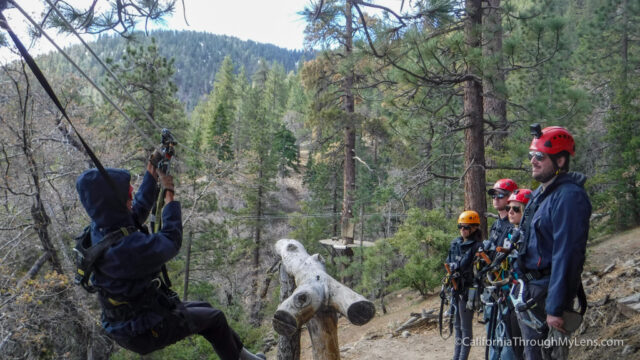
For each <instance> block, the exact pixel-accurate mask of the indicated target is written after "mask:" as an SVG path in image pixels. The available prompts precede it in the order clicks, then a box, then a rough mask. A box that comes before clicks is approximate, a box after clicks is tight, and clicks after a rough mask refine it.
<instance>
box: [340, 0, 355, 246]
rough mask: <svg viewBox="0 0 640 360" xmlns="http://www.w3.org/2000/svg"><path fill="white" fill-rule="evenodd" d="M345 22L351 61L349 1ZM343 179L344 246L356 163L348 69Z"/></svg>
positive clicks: (351, 228)
mask: <svg viewBox="0 0 640 360" xmlns="http://www.w3.org/2000/svg"><path fill="white" fill-rule="evenodd" d="M345 21H346V30H345V34H344V40H345V59H346V61H350V60H351V53H352V51H353V24H352V17H351V0H346V1H345ZM343 87H344V89H343V91H344V112H345V113H346V115H345V117H346V119H345V122H346V124H345V127H344V178H343V187H342V188H343V194H342V199H343V201H342V231H341V235H342V239H343V240H344V242H345V243H346V244H353V232H354V224H353V223H352V221H351V220H352V219H353V202H354V196H355V190H356V161H355V159H354V155H355V149H356V130H355V126H354V125H355V124H354V119H353V113H354V110H355V104H354V99H353V93H352V89H353V69H351V68H350V69H348V70H347V74H346V75H345V79H344V84H343Z"/></svg>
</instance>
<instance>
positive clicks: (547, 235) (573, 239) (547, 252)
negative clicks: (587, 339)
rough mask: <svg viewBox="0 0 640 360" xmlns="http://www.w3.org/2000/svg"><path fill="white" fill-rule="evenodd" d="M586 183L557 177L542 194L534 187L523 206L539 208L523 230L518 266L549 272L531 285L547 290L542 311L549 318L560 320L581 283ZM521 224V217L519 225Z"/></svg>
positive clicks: (575, 176)
mask: <svg viewBox="0 0 640 360" xmlns="http://www.w3.org/2000/svg"><path fill="white" fill-rule="evenodd" d="M586 180H587V178H586V177H585V176H584V175H583V174H580V173H568V174H560V175H558V177H557V178H556V179H555V181H554V182H553V183H551V184H550V185H549V186H548V188H547V189H545V190H544V191H543V189H542V186H540V187H538V189H536V190H535V191H534V192H533V194H532V200H531V201H529V203H528V204H527V207H529V206H532V205H533V204H534V203H536V202H537V203H539V204H540V205H539V207H538V209H537V211H536V212H535V213H534V214H533V218H532V221H531V224H530V226H529V227H528V229H525V234H524V235H523V236H524V239H523V241H524V244H525V245H526V247H525V249H524V252H522V253H521V254H520V258H519V259H518V262H521V261H522V263H521V264H518V266H519V267H520V269H521V270H523V271H526V270H538V271H543V270H549V269H551V275H550V276H549V277H544V278H542V279H538V280H534V281H532V283H533V284H537V285H542V286H546V287H548V293H547V298H546V303H545V310H546V313H547V314H550V315H553V316H562V312H563V310H566V309H571V308H572V304H573V299H574V298H575V297H576V294H577V291H578V286H579V284H580V282H581V279H580V275H581V273H582V268H583V265H584V261H585V253H586V247H587V238H588V237H589V218H590V217H591V202H590V201H589V196H588V195H587V192H586V191H585V190H584V183H585V181H586ZM525 214H526V210H525ZM525 222H526V219H525V216H523V218H522V220H521V225H522V224H525ZM522 265H524V269H522V267H521V266H522Z"/></svg>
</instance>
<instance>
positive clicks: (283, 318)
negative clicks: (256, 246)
mask: <svg viewBox="0 0 640 360" xmlns="http://www.w3.org/2000/svg"><path fill="white" fill-rule="evenodd" d="M275 249H276V253H277V254H279V255H280V257H281V258H282V266H283V267H284V269H285V271H286V273H287V274H289V275H291V276H293V278H294V279H295V284H296V286H297V288H296V289H295V290H294V291H293V294H291V296H289V297H288V298H287V299H286V300H284V301H283V302H282V303H281V304H280V306H278V309H277V310H276V312H275V314H274V315H273V329H274V330H275V331H276V332H278V333H279V334H280V335H283V336H292V335H294V334H295V333H296V332H297V331H299V329H300V328H301V327H302V325H304V324H307V328H308V330H309V336H310V337H311V343H312V345H313V358H314V359H315V360H332V359H340V349H339V346H338V337H337V334H338V328H337V319H338V318H337V313H340V314H342V315H344V316H345V317H346V318H347V319H348V320H349V321H350V322H351V323H352V324H354V325H364V324H366V323H367V322H369V320H371V319H372V318H373V316H374V315H375V306H374V305H373V303H372V302H371V301H369V300H367V299H366V298H365V297H363V296H362V295H360V294H358V293H356V292H355V291H353V290H351V289H349V288H348V287H346V286H345V285H343V284H341V283H340V282H338V281H337V280H335V279H334V278H332V277H331V276H329V275H328V274H327V273H326V271H325V266H324V259H323V258H322V256H320V255H319V254H315V255H313V256H310V255H309V254H308V253H307V251H306V250H305V248H304V246H302V244H301V243H300V242H298V241H297V240H293V239H281V240H279V241H278V242H277V243H276V245H275Z"/></svg>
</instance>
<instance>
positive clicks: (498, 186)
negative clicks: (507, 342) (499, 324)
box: [483, 179, 518, 360]
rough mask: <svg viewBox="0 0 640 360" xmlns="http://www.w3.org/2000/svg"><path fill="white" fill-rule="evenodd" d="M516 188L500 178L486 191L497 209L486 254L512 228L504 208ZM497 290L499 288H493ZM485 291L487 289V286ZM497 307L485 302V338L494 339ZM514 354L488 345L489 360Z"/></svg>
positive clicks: (512, 182)
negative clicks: (495, 310) (496, 218)
mask: <svg viewBox="0 0 640 360" xmlns="http://www.w3.org/2000/svg"><path fill="white" fill-rule="evenodd" d="M517 189H518V185H517V184H516V182H515V181H513V180H511V179H500V180H498V181H496V182H495V184H493V187H492V188H491V189H489V191H487V193H488V194H489V196H491V199H492V203H493V207H494V208H495V209H496V210H498V220H496V221H495V222H494V223H493V225H491V230H490V231H489V240H488V241H484V242H483V250H484V252H485V253H487V254H490V255H491V254H494V252H493V251H492V249H495V248H497V247H498V246H502V242H503V241H504V239H505V238H507V234H509V232H510V231H511V229H512V228H513V225H511V223H510V222H509V218H508V216H507V215H508V213H507V210H506V206H507V200H508V198H509V196H511V194H512V193H513V192H514V191H515V190H517ZM494 290H495V291H498V290H499V289H494ZM486 291H489V288H487V290H486ZM485 298H491V297H489V295H488V294H487V295H485ZM495 307H497V304H496V303H495V302H493V301H491V303H489V302H487V303H486V304H485V307H484V313H483V319H484V321H485V323H486V324H487V325H486V330H487V339H489V340H495V339H496V336H495V335H496V332H495V324H493V323H492V321H491V319H492V316H493V319H496V318H497V317H496V314H493V312H494V308H495ZM514 358H515V357H514V355H513V354H512V350H511V347H508V346H497V345H495V344H493V342H492V344H491V345H489V360H497V359H504V360H510V359H514Z"/></svg>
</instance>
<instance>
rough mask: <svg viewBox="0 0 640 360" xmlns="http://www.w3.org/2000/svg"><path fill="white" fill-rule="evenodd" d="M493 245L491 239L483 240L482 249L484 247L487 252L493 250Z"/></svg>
mask: <svg viewBox="0 0 640 360" xmlns="http://www.w3.org/2000/svg"><path fill="white" fill-rule="evenodd" d="M492 247H493V243H492V242H491V240H484V241H483V242H482V249H484V251H485V252H487V251H490V250H492V249H491V248H492Z"/></svg>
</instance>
